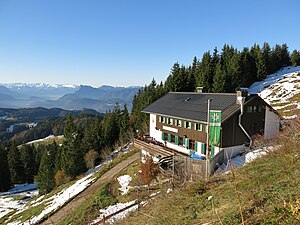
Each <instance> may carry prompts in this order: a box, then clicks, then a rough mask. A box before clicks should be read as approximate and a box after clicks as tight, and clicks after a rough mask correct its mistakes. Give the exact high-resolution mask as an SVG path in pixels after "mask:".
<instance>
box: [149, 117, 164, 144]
mask: <svg viewBox="0 0 300 225" xmlns="http://www.w3.org/2000/svg"><path fill="white" fill-rule="evenodd" d="M150 137H153V138H155V140H157V141H160V142H162V139H161V131H160V130H156V115H154V114H150Z"/></svg>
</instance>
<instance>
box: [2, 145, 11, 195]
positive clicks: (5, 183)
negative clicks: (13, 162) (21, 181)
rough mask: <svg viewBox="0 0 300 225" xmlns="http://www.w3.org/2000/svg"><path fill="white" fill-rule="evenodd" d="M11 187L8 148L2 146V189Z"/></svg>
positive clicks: (5, 189)
mask: <svg viewBox="0 0 300 225" xmlns="http://www.w3.org/2000/svg"><path fill="white" fill-rule="evenodd" d="M10 187H11V180H10V173H9V168H8V162H7V149H6V148H5V147H3V146H0V191H7V190H8V189H9V188H10Z"/></svg>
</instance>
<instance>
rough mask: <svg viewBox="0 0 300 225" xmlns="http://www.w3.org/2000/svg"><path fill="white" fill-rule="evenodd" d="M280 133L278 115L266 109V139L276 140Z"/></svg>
mask: <svg viewBox="0 0 300 225" xmlns="http://www.w3.org/2000/svg"><path fill="white" fill-rule="evenodd" d="M278 132H279V117H278V115H277V114H276V113H274V112H273V111H271V110H270V109H269V108H266V115H265V133H264V137H265V138H266V139H270V138H275V137H276V135H277V134H278Z"/></svg>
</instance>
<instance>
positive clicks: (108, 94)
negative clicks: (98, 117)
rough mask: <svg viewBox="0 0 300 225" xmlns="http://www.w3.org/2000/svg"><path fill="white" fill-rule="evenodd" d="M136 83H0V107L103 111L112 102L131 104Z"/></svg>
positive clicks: (112, 106) (108, 108) (112, 104)
mask: <svg viewBox="0 0 300 225" xmlns="http://www.w3.org/2000/svg"><path fill="white" fill-rule="evenodd" d="M139 88H140V87H136V86H135V87H112V86H105V85H104V86H100V87H91V86H86V85H80V86H76V85H48V84H40V83H38V84H24V83H12V84H0V108H29V107H45V108H62V109H67V110H81V109H94V110H96V111H98V112H106V111H108V110H110V109H113V108H114V106H115V104H116V103H119V104H120V105H121V106H122V105H124V104H127V107H128V109H129V110H130V109H131V107H132V99H133V96H134V95H135V94H136V93H137V91H138V90H139Z"/></svg>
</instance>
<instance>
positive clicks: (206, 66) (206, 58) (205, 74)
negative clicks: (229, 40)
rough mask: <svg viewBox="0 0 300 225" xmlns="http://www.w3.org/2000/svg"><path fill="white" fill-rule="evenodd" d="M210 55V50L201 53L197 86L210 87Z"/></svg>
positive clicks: (211, 74)
mask: <svg viewBox="0 0 300 225" xmlns="http://www.w3.org/2000/svg"><path fill="white" fill-rule="evenodd" d="M211 60H212V59H211V55H210V52H209V51H208V52H205V53H204V54H203V57H202V60H201V64H200V66H199V73H198V74H197V75H198V77H197V80H196V82H197V86H202V87H205V88H206V89H207V90H210V89H211V85H212V81H213V73H212V70H211Z"/></svg>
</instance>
